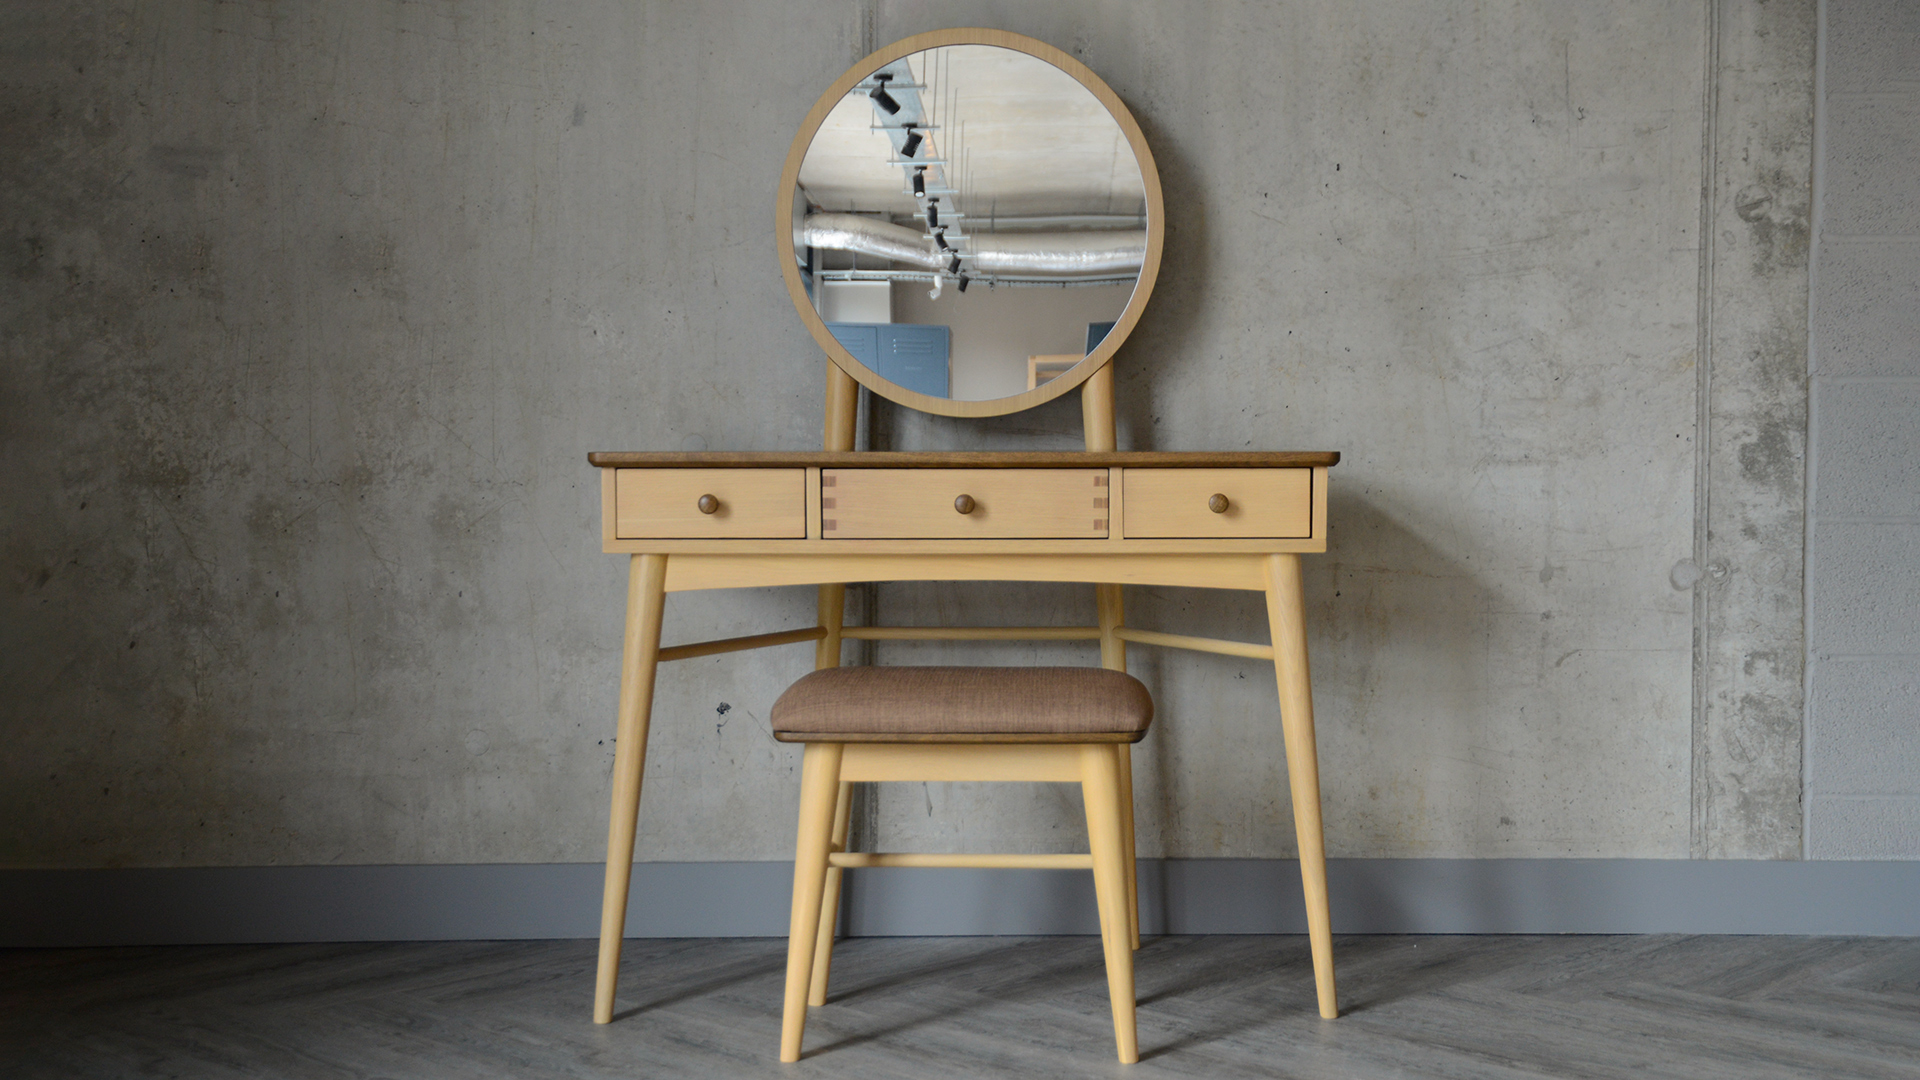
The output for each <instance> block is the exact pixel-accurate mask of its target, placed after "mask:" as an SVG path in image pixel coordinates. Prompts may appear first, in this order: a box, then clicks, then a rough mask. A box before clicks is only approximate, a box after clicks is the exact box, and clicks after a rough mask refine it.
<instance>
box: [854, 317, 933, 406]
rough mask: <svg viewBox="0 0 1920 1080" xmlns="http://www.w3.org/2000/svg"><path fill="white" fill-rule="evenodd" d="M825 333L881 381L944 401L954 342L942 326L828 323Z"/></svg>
mask: <svg viewBox="0 0 1920 1080" xmlns="http://www.w3.org/2000/svg"><path fill="white" fill-rule="evenodd" d="M827 329H828V330H830V331H832V333H833V336H834V337H835V338H836V339H837V340H838V341H839V342H840V344H842V345H844V346H846V349H847V351H848V352H850V353H852V354H853V358H854V359H855V360H858V361H860V362H861V363H863V364H865V365H867V366H868V367H870V368H872V369H873V371H874V374H876V375H879V376H880V377H881V378H883V379H888V380H890V381H892V382H894V383H897V384H899V385H901V386H904V387H906V388H907V389H909V390H917V391H919V392H920V393H922V394H926V395H928V396H930V397H947V396H948V395H949V394H950V393H951V391H950V390H949V388H948V375H947V367H948V358H949V357H950V356H951V355H952V348H953V339H952V337H951V336H950V333H951V332H950V331H949V330H948V329H947V328H946V327H944V326H923V325H920V324H917V323H845V322H830V323H828V324H827Z"/></svg>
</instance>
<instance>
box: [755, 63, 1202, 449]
mask: <svg viewBox="0 0 1920 1080" xmlns="http://www.w3.org/2000/svg"><path fill="white" fill-rule="evenodd" d="M946 45H992V46H997V47H999V48H1002V49H1013V50H1014V51H1016V52H1023V53H1026V54H1027V55H1028V56H1032V57H1036V58H1038V59H1041V60H1044V61H1046V62H1047V63H1049V64H1052V65H1053V66H1054V67H1056V68H1059V69H1060V70H1061V71H1064V72H1066V73H1067V74H1068V75H1071V76H1073V78H1074V80H1075V81H1077V82H1078V83H1079V84H1080V85H1082V86H1084V87H1086V88H1087V89H1088V90H1089V91H1090V92H1091V93H1092V94H1093V96H1094V97H1095V98H1097V99H1099V101H1100V104H1102V105H1104V106H1106V109H1107V112H1108V113H1109V114H1111V115H1112V117H1113V119H1114V122H1115V123H1117V124H1119V125H1120V131H1121V132H1122V133H1123V134H1125V135H1126V137H1127V144H1128V145H1129V146H1131V147H1132V148H1133V158H1134V160H1135V161H1136V162H1138V163H1139V165H1140V180H1141V182H1142V185H1143V187H1144V189H1145V191H1146V198H1147V253H1146V257H1145V258H1144V259H1143V260H1141V263H1140V277H1139V279H1138V280H1137V281H1135V282H1134V286H1133V295H1132V296H1131V297H1129V298H1128V299H1127V306H1126V309H1125V310H1123V311H1122V312H1121V313H1120V317H1119V318H1118V319H1116V320H1115V321H1114V324H1113V329H1112V330H1110V331H1108V333H1107V336H1106V338H1105V340H1103V341H1101V342H1100V344H1099V346H1098V347H1096V348H1095V349H1094V350H1093V351H1092V352H1090V353H1088V354H1087V356H1086V359H1084V360H1082V361H1080V362H1079V363H1078V364H1075V365H1074V366H1073V367H1071V368H1068V369H1067V370H1066V371H1064V372H1062V373H1061V374H1059V375H1057V376H1055V377H1054V378H1052V379H1050V380H1048V381H1047V382H1046V383H1044V384H1042V385H1040V386H1038V387H1035V388H1034V389H1032V390H1027V391H1024V392H1022V393H1018V394H1014V395H1012V396H1009V397H1003V398H991V399H987V400H983V401H960V400H956V399H954V398H942V397H933V396H931V395H928V394H922V393H920V392H918V391H915V390H909V389H907V388H906V387H904V386H900V385H898V384H897V383H894V382H893V381H892V380H890V379H885V378H882V377H880V376H879V375H878V374H875V373H874V371H873V369H871V368H869V367H867V366H866V365H865V364H862V363H861V362H860V361H858V360H856V359H854V358H853V354H852V353H850V352H848V351H847V349H846V347H845V346H844V345H841V344H840V342H839V340H838V339H836V338H835V337H834V336H833V334H832V332H831V331H829V330H828V329H827V324H826V322H825V321H823V320H822V319H821V318H820V313H819V312H818V311H816V310H814V307H813V303H812V301H810V300H809V299H808V298H807V290H806V285H805V283H804V282H802V281H801V279H800V266H799V263H798V262H797V261H796V257H795V252H794V247H793V237H794V220H793V204H794V197H793V193H794V191H795V190H796V186H797V185H798V184H799V182H800V163H801V162H802V161H803V160H804V159H805V158H806V156H807V150H808V148H809V147H811V146H812V145H813V137H814V135H816V134H817V133H818V132H819V130H820V125H821V124H823V123H825V122H826V119H827V114H828V113H829V112H831V111H833V107H834V106H835V105H838V104H839V103H840V101H841V99H843V98H845V97H846V96H847V92H848V91H850V90H852V89H853V87H854V85H855V84H857V83H858V82H859V81H860V80H861V79H864V78H866V77H867V75H868V74H869V73H871V72H873V71H875V70H876V69H878V68H880V67H881V66H882V65H885V64H888V63H891V62H893V61H895V60H898V59H900V58H901V57H903V56H911V55H912V54H914V53H917V52H920V51H922V50H925V49H935V48H940V47H942V46H946ZM1165 234H1166V202H1165V200H1164V199H1163V198H1162V197H1161V194H1160V172H1159V170H1158V169H1157V168H1155V167H1154V163H1153V152H1152V151H1150V150H1148V149H1147V140H1146V136H1144V135H1142V134H1141V133H1140V125H1139V124H1138V123H1137V122H1135V121H1134V119H1133V114H1132V113H1130V112H1128V111H1127V107H1126V105H1124V104H1122V103H1121V101H1120V97H1119V95H1117V94H1115V93H1114V92H1113V88H1112V87H1110V86H1108V85H1107V84H1106V83H1105V82H1103V81H1102V80H1101V78H1100V76H1098V75H1095V74H1094V73H1093V72H1092V71H1091V70H1089V69H1088V68H1087V66H1086V65H1085V64H1082V63H1081V62H1080V61H1078V60H1075V59H1074V58H1073V57H1071V56H1068V55H1067V54H1066V53H1064V52H1061V51H1060V50H1059V49H1056V48H1054V47H1053V46H1051V45H1048V44H1047V43H1045V42H1043V41H1037V40H1035V39H1033V38H1030V37H1026V36H1024V35H1021V34H1015V33H1010V32H1008V31H1005V30H982V29H977V28H971V29H956V30H934V31H931V32H929V33H925V34H915V35H913V36H912V37H909V38H903V39H901V40H899V41H896V42H894V43H893V44H891V45H888V46H887V47H886V48H884V49H880V50H879V51H877V52H875V53H873V54H872V55H871V56H868V57H867V58H866V59H864V60H861V61H860V62H859V63H857V64H855V65H854V66H853V67H852V68H850V69H848V71H847V73H846V74H844V75H842V76H840V78H839V79H838V80H836V81H835V82H834V84H833V85H832V86H830V87H828V88H827V92H826V93H824V94H822V95H821V96H820V100H819V101H817V102H815V103H814V106H813V110H812V111H811V112H809V113H807V118H806V119H805V120H804V121H802V122H801V124H800V133H799V134H798V135H795V136H794V139H793V148H792V149H791V150H789V151H787V164H786V167H785V168H783V169H781V170H780V189H779V197H778V198H777V199H775V201H774V230H773V238H774V244H775V245H776V246H777V247H778V249H779V254H780V274H781V276H782V277H783V278H785V279H786V282H787V292H788V294H789V295H790V296H791V297H792V298H793V306H794V309H795V310H796V311H798V312H799V313H800V320H801V321H802V322H804V323H806V324H807V330H808V331H809V332H811V333H812V334H813V340H814V341H815V342H816V343H818V344H819V346H820V348H821V350H822V351H824V352H825V353H826V354H827V357H828V359H830V360H832V361H833V363H834V365H835V366H837V367H838V368H839V369H840V370H841V371H844V372H846V373H847V374H848V375H851V376H852V377H853V378H855V379H857V380H859V382H860V385H862V386H865V387H866V388H867V389H869V390H871V391H873V392H874V393H876V394H878V395H880V396H881V397H884V398H887V399H888V400H890V401H894V402H897V403H899V404H901V405H905V406H906V407H907V408H910V409H918V410H920V411H921V412H927V413H935V414H938V415H940V416H1005V415H1007V414H1008V413H1017V412H1023V411H1025V410H1027V409H1031V408H1033V407H1034V406H1036V405H1040V404H1044V403H1046V402H1049V401H1052V400H1053V399H1054V398H1057V397H1059V396H1060V395H1062V394H1065V393H1066V392H1068V391H1069V390H1073V389H1074V388H1076V387H1078V386H1079V385H1080V384H1081V383H1084V382H1086V381H1087V379H1088V377H1090V376H1091V375H1092V374H1093V373H1094V372H1096V371H1098V370H1100V369H1101V368H1102V367H1104V366H1105V365H1106V363H1107V362H1108V361H1109V360H1111V359H1113V354H1114V353H1115V352H1117V351H1119V348H1120V346H1121V345H1122V344H1124V343H1125V342H1126V340H1127V336H1128V335H1129V334H1131V333H1133V327H1134V324H1136V323H1138V322H1139V321H1140V313H1141V312H1142V311H1143V310H1145V309H1146V306H1147V300H1148V298H1149V297H1151V296H1152V295H1153V283H1154V281H1155V279H1157V278H1158V277H1159V274H1160V248H1161V243H1162V241H1163V239H1164V237H1165Z"/></svg>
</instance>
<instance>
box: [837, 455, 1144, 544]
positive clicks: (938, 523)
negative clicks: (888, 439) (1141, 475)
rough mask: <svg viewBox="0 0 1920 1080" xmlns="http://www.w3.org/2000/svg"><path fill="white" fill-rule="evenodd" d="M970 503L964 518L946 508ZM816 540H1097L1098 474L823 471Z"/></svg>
mask: <svg viewBox="0 0 1920 1080" xmlns="http://www.w3.org/2000/svg"><path fill="white" fill-rule="evenodd" d="M963 495H964V496H966V497H967V498H968V499H970V500H972V503H973V508H972V510H971V512H969V513H965V514H963V513H960V512H959V510H957V509H956V508H955V506H954V503H955V501H956V500H958V499H959V498H960V497H961V496H963ZM820 535H821V536H822V537H824V538H826V539H828V540H892V539H909V540H934V539H971V538H978V539H982V540H990V539H991V540H1007V539H1020V538H1032V539H1054V538H1080V539H1100V538H1103V537H1105V536H1106V535H1107V470H1105V469H826V470H823V471H822V472H821V474H820Z"/></svg>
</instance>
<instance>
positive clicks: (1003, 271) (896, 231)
mask: <svg viewBox="0 0 1920 1080" xmlns="http://www.w3.org/2000/svg"><path fill="white" fill-rule="evenodd" d="M800 235H801V242H802V243H803V244H805V245H806V246H808V247H816V248H828V249H831V250H833V251H852V252H856V253H858V254H861V255H875V256H878V257H880V258H883V259H891V260H893V261H894V262H896V263H902V264H905V265H907V266H915V267H919V268H921V269H924V270H940V269H943V268H944V267H945V266H946V265H947V262H948V261H949V260H950V259H951V258H952V256H951V255H950V254H948V253H946V252H943V251H940V250H939V249H938V248H936V247H935V246H934V244H933V242H932V241H931V240H928V239H927V237H926V234H925V233H924V232H922V231H920V230H919V229H913V228H909V227H907V226H905V225H895V224H893V223H892V222H888V221H882V220H880V219H879V218H874V217H865V216H863V215H860V214H808V215H807V219H806V223H805V224H804V225H803V226H802V227H801V230H800ZM959 248H960V254H961V256H962V258H964V259H965V260H966V266H965V269H966V271H967V272H968V273H970V274H978V275H981V276H983V277H996V276H999V277H1009V278H1049V277H1060V278H1076V277H1100V276H1111V275H1116V274H1138V273H1139V272H1140V265H1141V263H1143V262H1145V261H1146V257H1147V233H1146V230H1144V229H1123V230H1109V229H1098V230H1095V229H1088V230H1083V231H1077V232H1045V233H1037V232H1035V233H1029V232H1018V233H970V234H968V236H967V239H966V241H965V242H964V243H962V244H961V245H960V246H959Z"/></svg>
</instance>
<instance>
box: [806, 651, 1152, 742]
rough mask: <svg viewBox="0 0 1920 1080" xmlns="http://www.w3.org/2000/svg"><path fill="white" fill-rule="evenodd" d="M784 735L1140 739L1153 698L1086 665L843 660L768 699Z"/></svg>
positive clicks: (1122, 675) (1116, 674) (1122, 676)
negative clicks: (848, 663) (850, 663)
mask: <svg viewBox="0 0 1920 1080" xmlns="http://www.w3.org/2000/svg"><path fill="white" fill-rule="evenodd" d="M772 719H773V737H774V738H776V739H779V740H780V741H782V742H823V741H824V742H988V741H990V742H1057V743H1089V742H1128V743H1131V742H1139V741H1140V739H1141V738H1143V737H1144V736H1145V735H1146V733H1147V725H1148V724H1149V723H1151V722H1152V721H1153V697H1152V696H1151V695H1150V694H1148V693H1147V688H1146V687H1145V686H1143V685H1141V683H1140V680H1138V679H1136V678H1134V677H1133V676H1131V675H1128V674H1127V673H1126V672H1124V671H1109V670H1107V669H1106V668H1090V667H843V668H826V669H824V670H821V671H816V672H814V673H813V674H811V675H807V676H805V677H803V678H801V679H800V681H798V682H796V683H794V684H793V685H792V686H791V687H788V688H787V692H786V693H784V694H782V695H780V700H779V701H776V702H774V704H773V714H772Z"/></svg>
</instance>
